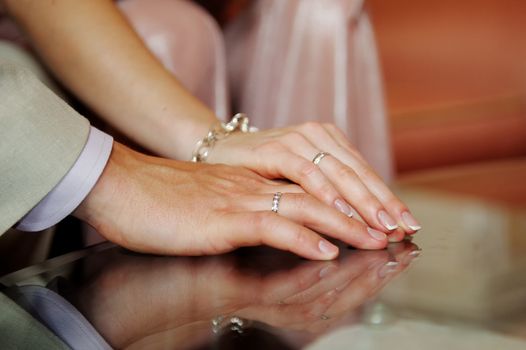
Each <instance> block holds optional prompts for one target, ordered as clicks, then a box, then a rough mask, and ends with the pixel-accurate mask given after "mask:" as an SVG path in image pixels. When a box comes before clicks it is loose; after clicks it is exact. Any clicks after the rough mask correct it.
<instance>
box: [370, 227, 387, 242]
mask: <svg viewBox="0 0 526 350" xmlns="http://www.w3.org/2000/svg"><path fill="white" fill-rule="evenodd" d="M367 232H368V233H369V235H371V237H373V238H374V239H376V240H378V241H384V240H385V239H386V238H387V235H386V234H385V233H383V232H380V231H377V230H375V229H374V228H370V227H367Z"/></svg>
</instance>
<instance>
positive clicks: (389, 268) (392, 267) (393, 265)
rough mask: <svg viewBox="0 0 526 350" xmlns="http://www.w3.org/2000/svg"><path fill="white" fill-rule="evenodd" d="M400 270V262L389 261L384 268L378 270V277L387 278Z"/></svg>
mask: <svg viewBox="0 0 526 350" xmlns="http://www.w3.org/2000/svg"><path fill="white" fill-rule="evenodd" d="M397 268H398V262H396V261H389V262H387V263H386V264H385V265H384V266H382V267H381V268H380V270H378V276H379V277H380V278H385V277H386V276H387V275H389V274H391V273H393V272H395V271H396V269H397Z"/></svg>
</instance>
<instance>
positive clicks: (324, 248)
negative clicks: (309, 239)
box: [318, 241, 338, 259]
mask: <svg viewBox="0 0 526 350" xmlns="http://www.w3.org/2000/svg"><path fill="white" fill-rule="evenodd" d="M318 248H319V249H320V252H322V253H323V255H324V256H325V257H326V258H329V259H332V258H334V257H335V256H336V254H338V248H337V247H336V246H334V245H333V244H330V243H329V242H327V241H320V243H318Z"/></svg>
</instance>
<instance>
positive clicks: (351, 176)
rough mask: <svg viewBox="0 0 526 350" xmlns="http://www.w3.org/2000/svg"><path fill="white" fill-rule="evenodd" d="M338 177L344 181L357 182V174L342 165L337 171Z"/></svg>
mask: <svg viewBox="0 0 526 350" xmlns="http://www.w3.org/2000/svg"><path fill="white" fill-rule="evenodd" d="M337 174H338V177H339V178H341V179H343V180H353V181H354V180H355V179H356V177H357V175H356V172H355V171H354V170H353V169H351V168H349V167H348V166H345V165H341V166H340V167H339V169H338V171H337Z"/></svg>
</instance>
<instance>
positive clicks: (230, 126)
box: [192, 113, 257, 162]
mask: <svg viewBox="0 0 526 350" xmlns="http://www.w3.org/2000/svg"><path fill="white" fill-rule="evenodd" d="M235 131H241V132H254V131H257V128H254V127H251V126H249V125H248V117H247V115H246V114H244V113H238V114H236V115H235V116H234V117H232V119H231V120H230V121H229V122H228V123H226V124H225V123H217V124H216V125H214V126H212V127H211V128H210V130H208V134H206V137H205V138H204V139H202V140H200V141H199V142H197V144H196V145H195V148H194V152H193V153H192V162H204V161H206V158H208V155H209V154H210V150H211V149H212V147H214V145H215V143H216V142H217V141H219V140H222V139H224V138H226V137H228V136H229V135H230V134H231V133H233V132H235Z"/></svg>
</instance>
